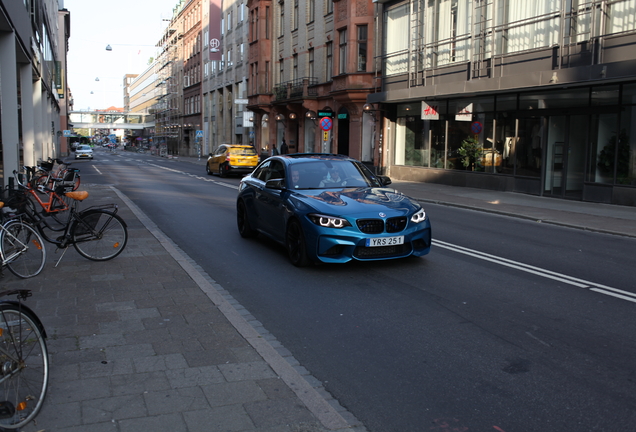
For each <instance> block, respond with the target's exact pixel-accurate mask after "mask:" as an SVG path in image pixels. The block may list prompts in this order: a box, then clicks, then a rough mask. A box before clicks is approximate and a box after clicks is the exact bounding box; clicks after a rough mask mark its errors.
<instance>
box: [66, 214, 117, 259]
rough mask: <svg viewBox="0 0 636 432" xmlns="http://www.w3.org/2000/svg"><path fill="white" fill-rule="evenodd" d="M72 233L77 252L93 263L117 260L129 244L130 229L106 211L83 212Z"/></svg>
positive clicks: (75, 222) (74, 223)
mask: <svg viewBox="0 0 636 432" xmlns="http://www.w3.org/2000/svg"><path fill="white" fill-rule="evenodd" d="M70 232H71V240H72V242H73V246H74V247H75V250H77V252H79V254H80V255H82V256H83V257H84V258H88V259H89V260H93V261H107V260H109V259H113V258H115V257H116V256H117V255H119V254H120V253H121V252H122V251H123V250H124V248H125V247H126V243H127V242H128V228H127V227H126V223H125V222H124V220H123V219H122V218H121V217H119V215H116V214H115V213H113V212H109V211H106V210H100V209H94V210H86V211H83V212H81V213H80V214H79V215H78V216H77V219H75V221H74V222H73V226H72V227H71V231H70Z"/></svg>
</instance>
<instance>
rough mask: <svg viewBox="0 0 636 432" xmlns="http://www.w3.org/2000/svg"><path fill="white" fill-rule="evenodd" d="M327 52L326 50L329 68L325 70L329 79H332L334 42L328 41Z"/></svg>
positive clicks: (327, 66)
mask: <svg viewBox="0 0 636 432" xmlns="http://www.w3.org/2000/svg"><path fill="white" fill-rule="evenodd" d="M325 52H326V59H325V60H326V61H325V66H326V68H327V70H326V71H325V72H326V73H325V76H326V78H327V81H331V78H332V77H333V43H332V42H327V43H326V44H325Z"/></svg>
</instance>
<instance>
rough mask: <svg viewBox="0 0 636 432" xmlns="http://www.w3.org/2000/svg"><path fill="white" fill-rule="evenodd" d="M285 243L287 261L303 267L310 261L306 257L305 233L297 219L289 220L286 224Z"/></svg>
mask: <svg viewBox="0 0 636 432" xmlns="http://www.w3.org/2000/svg"><path fill="white" fill-rule="evenodd" d="M285 244H286V246H287V255H288V256H289V261H291V263H292V264H293V265H295V266H296V267H305V266H307V265H309V263H310V261H309V258H308V257H307V244H306V243H305V234H304V233H303V229H302V227H301V226H300V223H299V222H298V221H297V220H291V221H290V222H289V224H288V225H287V232H286V233H285Z"/></svg>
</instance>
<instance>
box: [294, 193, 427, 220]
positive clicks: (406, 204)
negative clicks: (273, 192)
mask: <svg viewBox="0 0 636 432" xmlns="http://www.w3.org/2000/svg"><path fill="white" fill-rule="evenodd" d="M290 201H291V202H292V203H293V204H294V205H295V206H296V207H297V208H298V209H299V210H300V211H302V212H305V213H310V212H312V211H315V212H321V213H326V214H328V215H342V216H345V215H360V214H365V213H370V214H377V213H380V212H383V213H387V215H389V216H395V215H406V214H411V213H414V212H415V211H416V210H418V209H419V208H420V207H421V206H420V205H419V204H418V203H417V202H416V201H415V200H413V199H411V198H409V197H408V196H406V195H404V194H403V193H401V192H398V191H396V190H395V189H390V188H371V187H364V188H343V189H320V190H299V191H293V192H292V194H291V195H290Z"/></svg>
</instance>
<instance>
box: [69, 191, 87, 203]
mask: <svg viewBox="0 0 636 432" xmlns="http://www.w3.org/2000/svg"><path fill="white" fill-rule="evenodd" d="M64 195H65V196H67V197H69V198H72V199H74V200H77V201H84V200H85V199H86V198H88V192H86V191H75V192H66V193H65V194H64Z"/></svg>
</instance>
